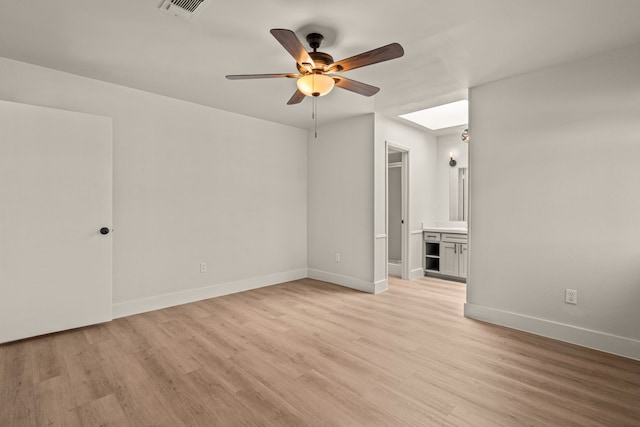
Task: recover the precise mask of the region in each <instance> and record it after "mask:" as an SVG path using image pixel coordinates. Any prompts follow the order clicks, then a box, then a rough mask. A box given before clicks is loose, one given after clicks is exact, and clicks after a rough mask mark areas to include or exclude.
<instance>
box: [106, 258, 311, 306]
mask: <svg viewBox="0 0 640 427" xmlns="http://www.w3.org/2000/svg"><path fill="white" fill-rule="evenodd" d="M306 277H307V269H306V268H302V269H299V270H292V271H285V272H282V273H275V274H269V275H266V276H259V277H251V278H249V279H243V280H238V281H235V282H227V283H217V284H215V285H211V286H205V287H203V288H197V289H189V290H185V291H180V292H172V293H169V294H163V295H157V296H153V297H148V298H141V299H137V300H133V301H124V302H119V303H116V304H113V318H114V319H117V318H119V317H125V316H131V315H133V314H139V313H145V312H147V311H153V310H159V309H161V308H167V307H172V306H175V305H180V304H187V303H190V302H195V301H201V300H204V299H209V298H214V297H219V296H223V295H229V294H234V293H236V292H243V291H248V290H251V289H257V288H263V287H265V286H271V285H276V284H278V283H284V282H289V281H291V280H298V279H304V278H306Z"/></svg>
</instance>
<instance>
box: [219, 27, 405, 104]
mask: <svg viewBox="0 0 640 427" xmlns="http://www.w3.org/2000/svg"><path fill="white" fill-rule="evenodd" d="M271 34H272V35H273V37H275V38H276V40H278V41H279V42H280V44H281V45H282V46H283V47H284V48H285V49H286V50H287V52H289V54H290V55H291V56H293V59H295V60H296V66H297V68H298V73H281V74H240V75H229V76H226V77H227V79H229V80H245V79H271V78H279V77H288V78H293V79H298V81H297V85H298V89H297V90H296V92H295V93H294V94H293V96H292V97H291V99H289V101H288V102H287V104H289V105H292V104H298V103H299V102H301V101H302V100H303V99H304V97H305V96H314V97H317V96H323V95H326V94H327V93H329V92H331V89H333V87H334V86H337V87H339V88H342V89H346V90H349V91H351V92H355V93H358V94H360V95H364V96H372V95H375V94H376V93H378V91H379V90H380V88H378V87H375V86H371V85H368V84H366V83H361V82H358V81H355V80H351V79H347V78H345V77H342V76H340V75H337V74H336V73H341V72H343V71H349V70H353V69H355V68H360V67H364V66H366V65H371V64H376V63H378V62H383V61H388V60H390V59H395V58H399V57H401V56H402V55H404V49H403V48H402V46H400V45H399V44H398V43H391V44H388V45H386V46H382V47H379V48H377V49H373V50H370V51H368V52H364V53H361V54H359V55H355V56H352V57H350V58H347V59H343V60H341V61H337V62H334V61H333V57H332V56H331V55H329V54H328V53H324V52H318V48H319V47H320V44H321V43H322V40H324V37H323V36H322V34H319V33H311V34H309V35H307V42H308V43H309V46H311V49H313V51H309V52H307V50H306V49H305V48H304V46H303V45H302V43H301V42H300V40H299V39H298V37H296V35H295V33H294V32H293V31H291V30H286V29H278V28H276V29H273V30H271Z"/></svg>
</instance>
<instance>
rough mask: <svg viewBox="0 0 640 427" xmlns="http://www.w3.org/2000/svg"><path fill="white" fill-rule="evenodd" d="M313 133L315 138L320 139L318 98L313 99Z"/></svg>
mask: <svg viewBox="0 0 640 427" xmlns="http://www.w3.org/2000/svg"><path fill="white" fill-rule="evenodd" d="M313 133H314V138H316V139H318V97H317V96H314V97H313Z"/></svg>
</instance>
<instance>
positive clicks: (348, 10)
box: [0, 0, 640, 128]
mask: <svg viewBox="0 0 640 427" xmlns="http://www.w3.org/2000/svg"><path fill="white" fill-rule="evenodd" d="M160 2H161V1H160V0H108V1H105V0H102V1H98V0H61V1H52V0H29V1H25V0H0V56H4V57H8V58H12V59H16V60H19V61H24V62H29V63H33V64H37V65H41V66H45V67H50V68H55V69H58V70H63V71H67V72H70V73H74V74H79V75H83V76H87V77H92V78H95V79H99V80H104V81H108V82H112V83H117V84H120V85H124V86H129V87H133V88H138V89H142V90H146V91H150V92H155V93H159V94H163V95H167V96H171V97H174V98H179V99H184V100H188V101H192V102H196V103H199V104H203V105H208V106H211V107H216V108H221V109H224V110H228V111H233V112H236V113H240V114H246V115H249V116H253V117H258V118H262V119H265V120H271V121H274V122H279V123H284V124H288V125H292V126H297V127H303V128H306V127H309V126H311V125H312V120H311V102H310V99H305V100H304V101H303V102H302V103H301V104H298V105H294V106H288V105H286V102H287V100H288V99H289V97H290V96H291V95H292V94H293V92H294V91H295V88H296V85H295V80H294V79H264V80H243V81H230V80H226V79H225V78H224V76H225V75H226V74H250V73H281V72H295V71H296V68H295V62H294V60H293V59H292V58H291V57H290V56H289V55H288V54H287V52H286V51H285V50H284V49H283V48H282V46H280V44H279V43H278V42H277V41H276V40H275V39H274V38H273V37H272V36H271V35H270V34H269V30H270V29H271V28H288V29H291V30H294V31H296V32H299V33H301V34H300V37H301V38H303V37H304V35H305V34H306V33H307V32H308V30H309V29H314V28H318V29H321V30H323V29H324V32H325V35H327V39H328V43H326V44H323V46H322V48H321V49H320V50H322V51H326V52H327V53H330V54H331V55H333V57H334V59H335V60H339V59H343V58H346V57H349V56H353V55H355V54H358V53H361V52H363V51H367V50H370V49H373V48H377V47H379V46H382V45H386V44H388V43H391V42H398V43H400V44H401V45H402V46H403V47H404V49H405V56H404V57H402V58H400V59H396V60H393V61H389V62H384V63H380V64H375V65H372V66H369V67H364V68H361V69H358V70H353V71H349V72H346V73H345V74H344V75H345V76H346V77H349V78H353V79H355V80H360V81H363V82H365V83H369V84H372V85H375V86H379V87H380V88H381V89H382V90H381V91H380V92H379V93H378V94H377V95H375V96H374V97H371V98H366V97H363V96H360V95H357V94H354V93H352V92H347V91H344V90H340V89H335V90H334V91H333V92H331V93H330V94H329V95H327V96H325V97H322V98H320V99H319V101H318V109H319V115H318V117H319V120H320V122H323V121H324V122H329V121H334V120H338V119H341V118H346V117H349V116H353V115H359V114H362V113H369V112H373V111H376V112H380V113H383V114H388V115H394V116H395V115H398V114H403V113H407V112H410V111H414V110H417V109H421V108H426V107H431V106H434V105H438V104H441V103H445V102H451V101H456V100H459V99H463V98H466V94H467V88H469V87H472V86H476V85H479V84H482V83H486V82H490V81H494V80H497V79H501V78H505V77H508V76H513V75H516V74H520V73H524V72H527V71H531V70H535V69H539V68H542V67H545V66H548V65H552V64H556V63H561V62H566V61H571V60H573V59H576V58H580V57H584V56H588V55H592V54H596V53H600V52H604V51H608V50H613V49H616V48H621V47H626V46H629V45H632V44H635V43H640V25H638V23H637V19H638V16H640V1H638V0H401V1H388V0H368V1H360V0H351V1H344V0H342V1H336V0H323V1H319V0H316V1H306V0H270V1H259V0H254V1H242V0H235V1H226V2H223V1H219V0H205V2H206V4H205V5H204V6H202V7H201V10H200V11H199V12H198V14H197V15H196V16H194V17H193V18H192V19H190V20H186V19H183V18H180V17H176V16H173V15H172V14H169V13H166V12H162V11H161V10H160V9H158V5H159V4H160ZM304 43H305V46H306V42H304ZM1 73H2V70H0V75H1Z"/></svg>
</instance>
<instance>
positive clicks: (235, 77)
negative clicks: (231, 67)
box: [226, 73, 301, 80]
mask: <svg viewBox="0 0 640 427" xmlns="http://www.w3.org/2000/svg"><path fill="white" fill-rule="evenodd" d="M226 77H227V79H229V80H247V79H275V78H278V77H289V78H291V79H295V78H298V77H301V75H300V74H291V73H281V74H231V75H228V76H226Z"/></svg>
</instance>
